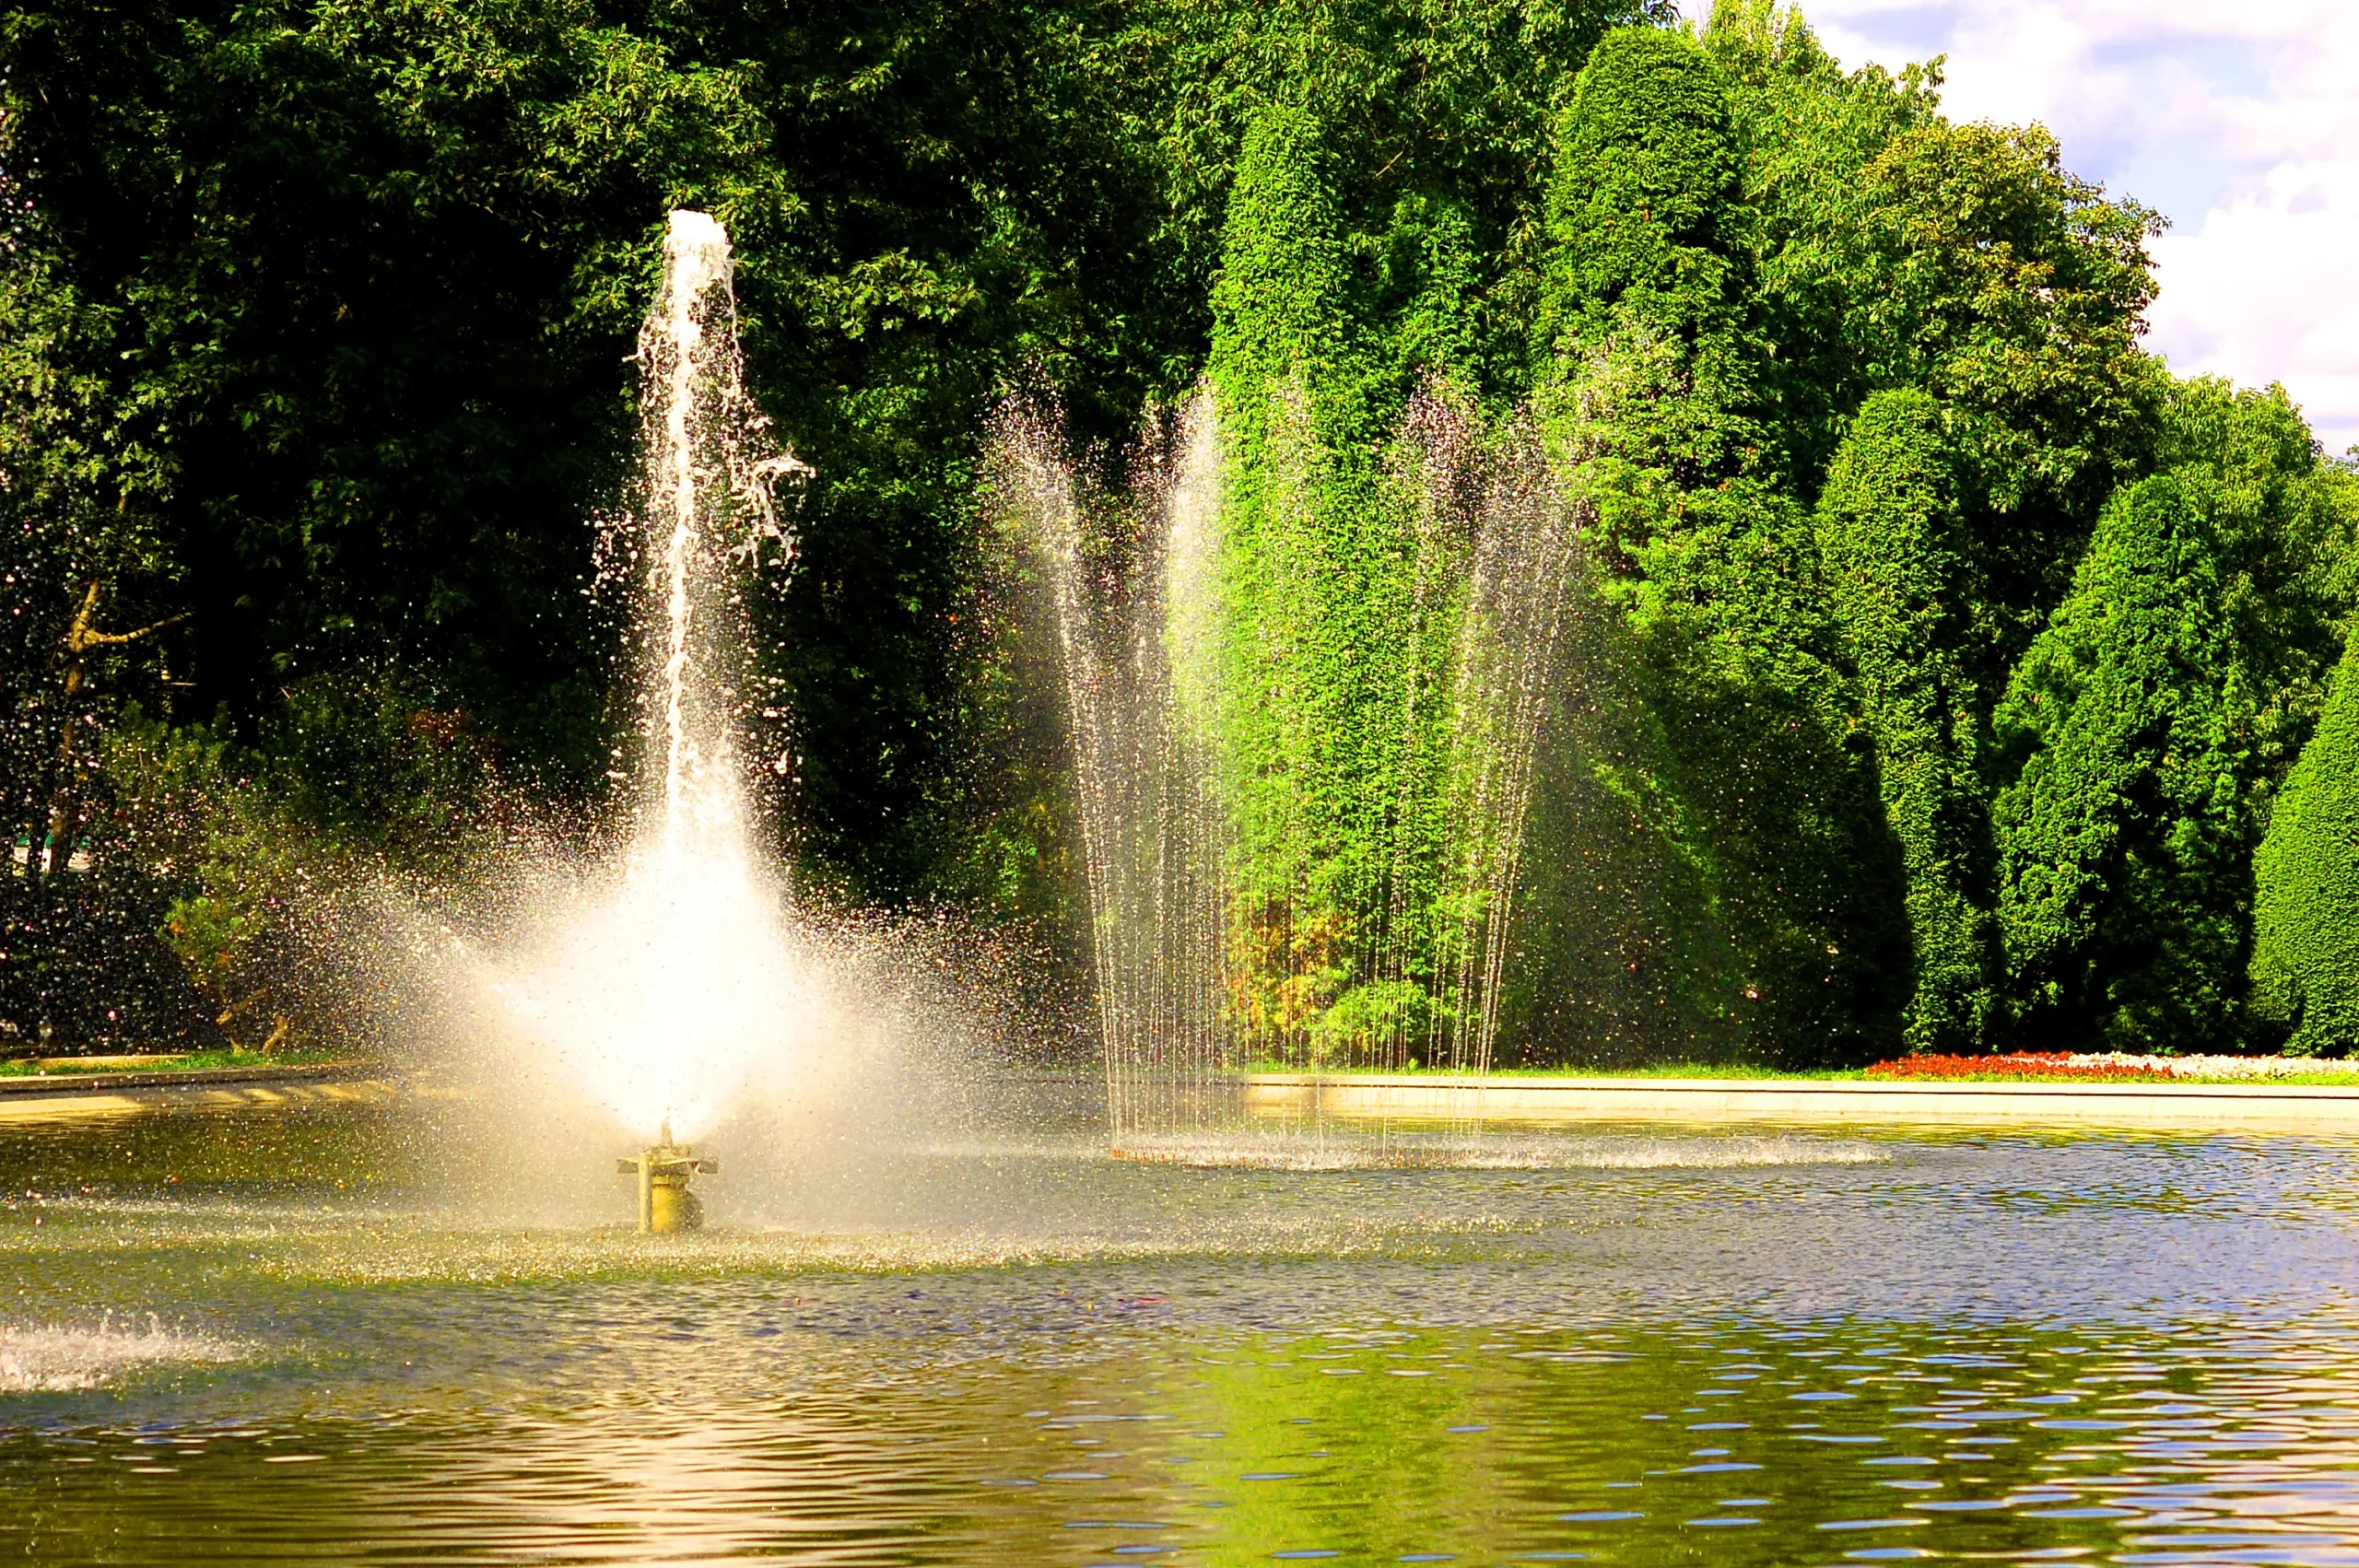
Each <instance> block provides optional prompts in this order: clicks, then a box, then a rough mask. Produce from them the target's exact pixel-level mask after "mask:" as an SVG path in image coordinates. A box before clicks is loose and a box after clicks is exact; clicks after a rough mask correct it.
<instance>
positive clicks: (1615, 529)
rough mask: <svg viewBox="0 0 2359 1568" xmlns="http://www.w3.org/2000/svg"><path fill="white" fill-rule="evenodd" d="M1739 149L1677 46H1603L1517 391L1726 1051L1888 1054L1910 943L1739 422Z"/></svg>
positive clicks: (1888, 861)
mask: <svg viewBox="0 0 2359 1568" xmlns="http://www.w3.org/2000/svg"><path fill="white" fill-rule="evenodd" d="M1732 136H1733V133H1732V128H1731V122H1730V118H1729V111H1728V108H1727V98H1726V88H1725V86H1724V85H1723V83H1722V81H1721V79H1720V76H1719V70H1718V68H1717V67H1716V66H1715V65H1714V64H1713V62H1712V60H1711V58H1710V56H1709V55H1708V53H1706V51H1705V50H1704V49H1702V48H1701V47H1700V46H1698V45H1697V44H1696V42H1695V41H1692V40H1691V39H1689V38H1687V37H1685V36H1684V35H1680V34H1673V33H1663V32H1655V31H1649V30H1641V29H1625V30H1624V31H1622V32H1617V33H1614V34H1612V35H1610V36H1609V37H1608V38H1607V40H1606V41H1604V42H1602V43H1601V44H1600V45H1599V47H1598V49H1597V51H1596V53H1595V54H1594V55H1593V56H1592V58H1591V60H1590V64H1589V66H1588V67H1587V68H1586V69H1585V70H1584V72H1583V75H1582V78H1581V81H1580V83H1579V85H1578V86H1577V87H1576V88H1575V91H1574V95H1573V99H1572V101H1571V103H1570V105H1569V106H1568V108H1567V111H1566V114H1565V117H1564V119H1563V121H1562V123H1560V125H1559V127H1558V134H1557V163H1556V169H1555V174H1554V176H1553V178H1552V184H1551V187H1550V195H1549V208H1548V210H1549V215H1550V234H1551V237H1552V239H1553V240H1555V244H1556V249H1555V253H1554V254H1553V255H1552V257H1551V259H1550V261H1549V263H1548V265H1547V269H1546V277H1547V292H1546V296H1545V298H1543V304H1542V306H1541V310H1540V320H1541V321H1542V322H1543V323H1546V324H1545V326H1544V327H1543V336H1542V340H1541V342H1540V344H1539V347H1540V350H1541V354H1542V356H1543V358H1542V368H1541V372H1540V374H1541V378H1542V380H1541V385H1540V388H1539V390H1538V392H1537V393H1536V397H1537V400H1538V402H1539V404H1540V406H1541V408H1542V411H1543V421H1544V427H1545V429H1546V431H1547V434H1548V438H1549V440H1550V444H1551V448H1552V451H1553V453H1554V455H1555V459H1556V461H1557V462H1558V463H1559V465H1560V467H1561V469H1562V471H1563V473H1564V475H1565V477H1564V483H1565V485H1566V487H1567V491H1568V493H1569V494H1570V495H1571V496H1572V497H1574V498H1575V500H1576V503H1577V504H1578V505H1579V506H1580V507H1581V508H1583V509H1585V510H1587V511H1588V512H1589V513H1590V516H1591V517H1592V519H1593V522H1592V526H1591V528H1590V538H1591V540H1592V552H1593V558H1595V559H1597V560H1598V561H1599V563H1600V565H1601V566H1602V568H1604V580H1603V584H1602V591H1603V592H1604V594H1605V596H1606V598H1607V601H1608V602H1609V603H1612V604H1614V606H1615V607H1616V608H1617V609H1618V610H1619V611H1620V613H1621V614H1622V617H1623V621H1624V625H1625V630H1626V633H1627V635H1628V636H1629V637H1630V638H1631V639H1632V641H1633V643H1634V648H1635V655H1636V657H1635V661H1634V664H1633V669H1634V672H1635V678H1634V686H1635V696H1636V698H1637V701H1638V702H1639V703H1640V704H1641V705H1642V706H1643V708H1645V710H1646V712H1647V713H1648V714H1649V725H1648V727H1647V730H1646V731H1645V732H1646V733H1648V734H1649V735H1650V737H1651V738H1650V739H1649V741H1648V742H1647V743H1645V745H1644V746H1643V748H1642V750H1641V751H1640V753H1639V755H1638V758H1637V766H1636V767H1635V770H1634V772H1635V775H1636V777H1637V778H1644V779H1646V780H1648V784H1647V787H1646V788H1645V789H1644V790H1640V791H1638V792H1637V795H1636V796H1635V798H1638V799H1643V800H1647V801H1648V802H1649V816H1650V820H1651V821H1652V822H1653V823H1654V825H1655V826H1656V830H1657V831H1660V832H1662V833H1665V834H1670V835H1676V836H1679V837H1682V838H1683V839H1684V849H1683V851H1682V854H1683V858H1684V860H1686V861H1687V863H1689V864H1691V865H1692V866H1694V867H1696V870H1697V872H1698V874H1699V875H1700V877H1701V879H1702V884H1703V886H1705V887H1706V888H1708V889H1709V890H1710V891H1709V893H1708V898H1707V905H1708V910H1709V911H1710V913H1711V915H1712V916H1713V918H1715V919H1718V920H1719V922H1720V923H1721V924H1722V925H1723V927H1724V929H1725V930H1727V931H1728V933H1729V937H1730V940H1731V943H1732V961H1733V965H1734V967H1733V972H1731V973H1728V974H1727V975H1725V976H1724V977H1723V978H1722V979H1721V981H1720V982H1719V989H1721V990H1722V992H1723V994H1724V995H1725V996H1726V997H1727V998H1728V1005H1729V1006H1730V1007H1731V1010H1732V1011H1734V1012H1738V1013H1739V1014H1740V1015H1741V1016H1742V1018H1743V1036H1744V1039H1745V1041H1746V1043H1745V1045H1744V1046H1743V1049H1744V1050H1746V1051H1748V1052H1750V1053H1752V1054H1755V1055H1757V1056H1762V1057H1767V1058H1774V1059H1790V1060H1795V1061H1810V1060H1817V1059H1825V1058H1827V1057H1829V1056H1833V1057H1838V1058H1839V1057H1847V1056H1852V1055H1857V1054H1860V1053H1862V1052H1865V1051H1871V1050H1875V1049H1880V1048H1883V1047H1884V1045H1885V1044H1886V1043H1887V1042H1888V1040H1889V1039H1890V1038H1891V1036H1892V1032H1893V1030H1894V1028H1895V1021H1894V1014H1895V1012H1896V1011H1897V1008H1898V1005H1899V1002H1900V1000H1902V995H1903V991H1902V988H1903V987H1905V984H1906V976H1907V951H1906V945H1905V943H1906V934H1905V931H1901V930H1896V929H1895V921H1894V920H1893V919H1891V918H1890V915H1889V913H1888V912H1887V911H1888V910H1889V908H1890V907H1893V906H1895V905H1897V903H1898V902H1899V885H1898V884H1899V871H1898V866H1897V863H1896V859H1897V858H1896V856H1895V852H1894V849H1893V847H1892V845H1891V842H1890V839H1889V837H1888V836H1887V835H1886V833H1885V831H1884V823H1883V813H1882V811H1881V809H1880V808H1879V806H1878V804H1877V802H1876V800H1875V786H1874V782H1873V776H1872V770H1871V769H1870V767H1869V766H1867V763H1868V760H1869V759H1868V757H1867V756H1866V755H1864V753H1865V748H1864V747H1863V745H1862V744H1861V743H1860V739H1861V738H1859V737H1855V735H1854V731H1855V729H1856V721H1855V719H1854V716H1853V713H1852V711H1851V701H1852V698H1851V694H1850V692H1849V688H1848V683H1846V681H1845V680H1844V679H1843V677H1842V675H1841V673H1840V672H1839V670H1838V668H1837V663H1838V660H1839V655H1840V642H1839V638H1838V637H1837V627H1836V625H1835V622H1834V619H1833V617H1832V616H1831V615H1830V614H1829V613H1828V609H1827V606H1826V603H1825V598H1824V596H1823V594H1822V593H1821V592H1820V591H1819V588H1818V561H1817V550H1816V544H1815V541H1814V540H1813V536H1812V531H1811V527H1810V522H1809V519H1808V516H1807V514H1806V513H1805V512H1803V511H1802V509H1801V508H1800V507H1798V506H1796V505H1795V504H1794V503H1793V501H1792V500H1791V499H1790V498H1789V497H1787V496H1785V495H1784V494H1782V493H1781V492H1780V491H1779V490H1778V487H1777V486H1776V483H1775V474H1776V469H1777V464H1776V462H1774V461H1773V460H1772V459H1771V458H1770V457H1769V456H1768V455H1767V454H1766V439H1765V437H1764V435H1763V434H1762V431H1761V429H1760V427H1758V426H1757V425H1756V424H1755V421H1754V419H1753V418H1752V415H1751V413H1750V410H1751V407H1752V405H1753V399H1754V397H1755V387H1756V385H1757V383H1758V372H1759V367H1760V364H1761V362H1762V360H1763V358H1764V353H1763V348H1762V345H1760V344H1758V343H1757V342H1756V341H1755V340H1754V339H1753V338H1752V336H1751V335H1750V334H1749V333H1748V331H1747V329H1746V326H1745V304H1744V299H1745V289H1746V287H1747V276H1748V273H1747V265H1746V258H1745V256H1744V254H1743V252H1742V251H1741V250H1740V249H1739V247H1738V244H1737V239H1738V237H1739V236H1740V235H1741V234H1742V231H1743V215H1742V213H1741V212H1740V211H1739V210H1737V206H1736V204H1737V198H1738V195H1739V182H1738V179H1737V168H1736V164H1735V161H1734V145H1733V139H1732ZM1681 165H1685V166H1686V167H1684V168H1683V167H1680V166H1681Z"/></svg>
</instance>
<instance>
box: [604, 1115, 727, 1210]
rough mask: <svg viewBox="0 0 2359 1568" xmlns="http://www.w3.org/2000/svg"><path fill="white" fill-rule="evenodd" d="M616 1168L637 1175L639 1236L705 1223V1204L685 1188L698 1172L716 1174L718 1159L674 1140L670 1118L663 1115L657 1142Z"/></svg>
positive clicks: (718, 1170) (621, 1162)
mask: <svg viewBox="0 0 2359 1568" xmlns="http://www.w3.org/2000/svg"><path fill="white" fill-rule="evenodd" d="M615 1169H616V1172H617V1173H618V1174H620V1175H623V1176H637V1177H639V1233H640V1235H672V1234H673V1233H674V1232H676V1231H693V1230H696V1229H698V1227H699V1226H701V1225H702V1224H703V1223H704V1205H703V1204H702V1203H700V1202H698V1199H697V1195H696V1194H695V1193H693V1192H690V1191H689V1190H688V1181H689V1178H690V1177H692V1176H697V1175H698V1174H702V1175H705V1176H719V1175H720V1174H721V1162H720V1161H719V1160H716V1159H713V1158H712V1157H710V1155H704V1156H699V1155H698V1153H697V1152H696V1151H695V1150H693V1149H687V1148H683V1147H682V1146H680V1145H679V1144H676V1143H675V1142H673V1141H672V1118H671V1117H664V1118H663V1131H662V1132H661V1133H660V1134H658V1135H657V1141H656V1142H654V1143H651V1144H650V1145H649V1146H648V1147H646V1148H645V1149H642V1150H640V1152H639V1157H638V1158H637V1159H631V1160H616V1162H615Z"/></svg>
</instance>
